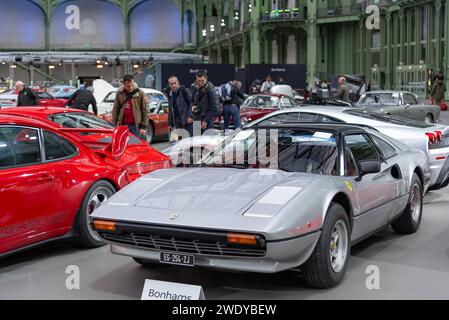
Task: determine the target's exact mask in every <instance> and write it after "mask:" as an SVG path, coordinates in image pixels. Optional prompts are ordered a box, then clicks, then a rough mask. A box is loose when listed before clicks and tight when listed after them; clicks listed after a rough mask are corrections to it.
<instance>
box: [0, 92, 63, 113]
mask: <svg viewBox="0 0 449 320" xmlns="http://www.w3.org/2000/svg"><path fill="white" fill-rule="evenodd" d="M33 92H34V94H36V95H37V97H38V98H39V101H38V103H39V106H42V107H58V108H64V107H65V105H66V104H67V102H68V101H69V100H68V98H67V99H65V98H55V97H54V96H52V95H51V94H49V93H48V92H45V91H41V90H37V89H33ZM17 97H18V95H17V91H16V90H10V91H7V92H4V93H3V94H1V95H0V100H1V101H3V104H4V105H5V106H7V107H15V106H17Z"/></svg>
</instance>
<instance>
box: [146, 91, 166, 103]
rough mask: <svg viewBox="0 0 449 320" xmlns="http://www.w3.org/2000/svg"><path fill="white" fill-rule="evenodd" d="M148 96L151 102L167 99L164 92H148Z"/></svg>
mask: <svg viewBox="0 0 449 320" xmlns="http://www.w3.org/2000/svg"><path fill="white" fill-rule="evenodd" d="M147 97H148V99H149V100H150V102H159V101H163V100H166V99H165V96H164V95H163V94H160V93H154V92H151V93H147Z"/></svg>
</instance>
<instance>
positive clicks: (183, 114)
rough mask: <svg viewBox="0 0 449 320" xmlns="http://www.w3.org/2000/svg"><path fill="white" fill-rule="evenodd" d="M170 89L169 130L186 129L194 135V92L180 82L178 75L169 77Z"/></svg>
mask: <svg viewBox="0 0 449 320" xmlns="http://www.w3.org/2000/svg"><path fill="white" fill-rule="evenodd" d="M168 85H169V86H170V90H169V91H168V105H169V108H170V112H169V114H168V126H169V128H168V129H169V131H170V132H171V130H172V129H184V130H187V131H188V132H189V135H190V136H192V134H193V132H192V123H193V114H192V110H191V107H192V94H191V92H190V90H188V89H187V88H186V87H184V86H181V85H180V84H179V80H178V78H177V77H176V76H171V77H170V78H169V79H168Z"/></svg>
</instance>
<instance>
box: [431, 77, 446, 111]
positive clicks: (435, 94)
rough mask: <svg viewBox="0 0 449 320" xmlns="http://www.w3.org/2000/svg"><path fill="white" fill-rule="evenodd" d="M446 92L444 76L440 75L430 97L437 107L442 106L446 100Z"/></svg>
mask: <svg viewBox="0 0 449 320" xmlns="http://www.w3.org/2000/svg"><path fill="white" fill-rule="evenodd" d="M445 92H446V85H445V84H444V75H443V73H439V74H438V76H437V78H436V80H435V83H434V84H433V86H432V91H431V92H430V95H431V97H432V99H433V102H434V104H435V105H437V106H440V105H441V102H442V101H443V100H444V93H445Z"/></svg>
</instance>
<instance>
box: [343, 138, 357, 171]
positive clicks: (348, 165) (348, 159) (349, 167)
mask: <svg viewBox="0 0 449 320" xmlns="http://www.w3.org/2000/svg"><path fill="white" fill-rule="evenodd" d="M357 175H358V173H357V166H356V165H355V162H354V158H353V157H352V154H351V150H350V149H349V148H348V146H346V147H345V176H347V177H355V176H357Z"/></svg>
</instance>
